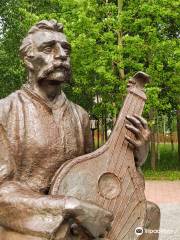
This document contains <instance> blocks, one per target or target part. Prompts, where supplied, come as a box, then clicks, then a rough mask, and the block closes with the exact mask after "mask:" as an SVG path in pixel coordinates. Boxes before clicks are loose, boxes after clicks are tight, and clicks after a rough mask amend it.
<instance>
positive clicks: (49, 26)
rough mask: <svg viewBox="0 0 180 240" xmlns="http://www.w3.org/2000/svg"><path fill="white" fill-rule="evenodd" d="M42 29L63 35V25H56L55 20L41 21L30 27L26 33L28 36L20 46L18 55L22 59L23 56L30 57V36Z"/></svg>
mask: <svg viewBox="0 0 180 240" xmlns="http://www.w3.org/2000/svg"><path fill="white" fill-rule="evenodd" d="M42 29H45V30H49V31H55V32H62V33H63V24H62V23H58V22H57V21H56V20H54V19H52V20H49V21H48V20H42V21H40V22H38V23H37V24H35V25H34V26H32V27H31V29H30V30H29V32H28V35H27V36H26V37H25V38H24V39H23V41H22V44H21V46H20V55H21V57H22V58H24V56H30V55H31V49H32V48H31V47H32V39H31V36H32V34H33V33H35V32H38V31H41V30H42Z"/></svg>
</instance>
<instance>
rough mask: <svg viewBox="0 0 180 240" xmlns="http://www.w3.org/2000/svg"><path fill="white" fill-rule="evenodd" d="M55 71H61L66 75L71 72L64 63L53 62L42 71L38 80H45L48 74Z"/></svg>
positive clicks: (69, 67)
mask: <svg viewBox="0 0 180 240" xmlns="http://www.w3.org/2000/svg"><path fill="white" fill-rule="evenodd" d="M56 69H61V70H63V71H64V72H66V73H68V72H70V70H71V66H70V64H68V63H65V62H54V63H53V64H52V65H50V66H48V67H47V68H45V69H43V70H42V72H41V73H40V76H39V77H38V79H39V80H42V79H44V78H46V77H47V76H48V75H49V74H50V73H52V72H54V71H55V70H56Z"/></svg>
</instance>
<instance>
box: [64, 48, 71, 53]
mask: <svg viewBox="0 0 180 240" xmlns="http://www.w3.org/2000/svg"><path fill="white" fill-rule="evenodd" d="M64 51H65V53H66V54H67V55H69V54H70V49H69V48H68V47H64Z"/></svg>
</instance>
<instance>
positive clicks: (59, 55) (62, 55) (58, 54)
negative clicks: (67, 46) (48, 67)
mask: <svg viewBox="0 0 180 240" xmlns="http://www.w3.org/2000/svg"><path fill="white" fill-rule="evenodd" d="M54 58H55V59H61V60H66V59H67V54H66V52H65V50H64V49H63V47H62V46H61V45H60V44H57V45H56V48H55V54H54Z"/></svg>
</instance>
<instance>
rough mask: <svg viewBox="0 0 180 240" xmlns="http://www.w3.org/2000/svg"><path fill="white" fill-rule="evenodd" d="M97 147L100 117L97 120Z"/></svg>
mask: <svg viewBox="0 0 180 240" xmlns="http://www.w3.org/2000/svg"><path fill="white" fill-rule="evenodd" d="M97 147H98V148H99V119H98V120H97Z"/></svg>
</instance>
